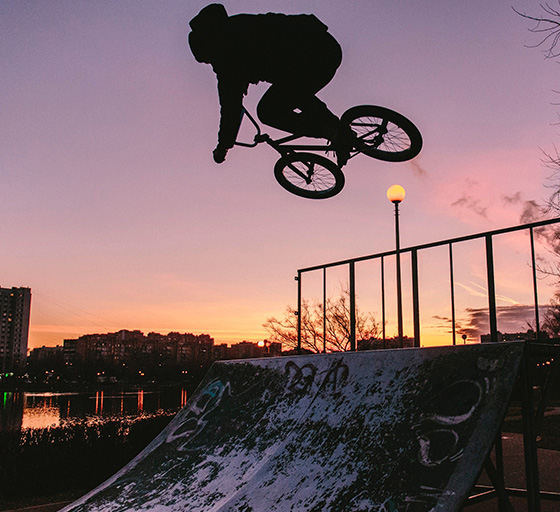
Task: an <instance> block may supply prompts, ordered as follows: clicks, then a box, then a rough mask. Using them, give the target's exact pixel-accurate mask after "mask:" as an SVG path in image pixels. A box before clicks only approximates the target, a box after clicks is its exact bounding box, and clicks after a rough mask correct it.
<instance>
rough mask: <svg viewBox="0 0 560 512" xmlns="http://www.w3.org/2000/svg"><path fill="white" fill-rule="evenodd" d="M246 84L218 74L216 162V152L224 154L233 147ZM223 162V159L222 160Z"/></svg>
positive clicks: (227, 75)
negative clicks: (218, 120) (218, 117)
mask: <svg viewBox="0 0 560 512" xmlns="http://www.w3.org/2000/svg"><path fill="white" fill-rule="evenodd" d="M247 86H248V84H246V83H242V82H240V81H239V80H238V79H235V78H234V77H231V76H229V74H225V75H222V74H218V96H219V98H220V130H219V132H218V146H217V147H216V150H214V159H215V160H216V152H217V150H221V152H224V153H223V156H224V158H225V152H227V150H228V149H230V148H231V147H233V144H234V143H235V139H236V138H237V133H238V132H239V125H240V124H241V112H242V108H243V95H244V94H245V93H246V92H247ZM222 161H223V159H222Z"/></svg>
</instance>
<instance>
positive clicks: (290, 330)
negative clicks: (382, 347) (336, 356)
mask: <svg viewBox="0 0 560 512" xmlns="http://www.w3.org/2000/svg"><path fill="white" fill-rule="evenodd" d="M326 313H327V314H326V323H324V315H323V304H322V303H321V302H318V301H315V302H312V303H310V302H309V301H305V300H304V301H302V305H301V346H302V348H304V349H306V350H310V351H312V352H322V351H323V346H324V345H323V331H325V334H326V336H325V342H326V349H327V351H329V352H338V351H345V350H348V349H349V348H350V294H349V292H348V291H347V290H345V291H343V292H342V294H341V296H340V297H338V298H337V299H334V300H333V299H328V300H327V304H326ZM263 327H264V328H265V329H266V330H267V331H268V332H269V339H270V340H271V341H275V342H279V343H282V344H283V345H284V346H287V347H290V348H297V344H298V332H297V327H298V317H297V310H296V309H294V308H293V307H291V306H288V307H287V308H286V311H285V313H284V319H283V320H277V319H276V318H274V317H272V318H268V319H267V320H266V322H265V323H264V324H263ZM324 327H325V329H324ZM380 332H381V329H380V324H379V323H378V322H376V320H375V318H374V316H373V315H372V314H371V313H362V312H360V310H359V308H358V307H356V341H357V342H360V341H362V340H371V339H377V338H378V337H379V334H380Z"/></svg>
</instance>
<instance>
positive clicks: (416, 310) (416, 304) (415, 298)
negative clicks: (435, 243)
mask: <svg viewBox="0 0 560 512" xmlns="http://www.w3.org/2000/svg"><path fill="white" fill-rule="evenodd" d="M412 311H413V319H414V346H415V347H418V348H419V347H420V295H419V290H418V251H416V250H414V251H412Z"/></svg>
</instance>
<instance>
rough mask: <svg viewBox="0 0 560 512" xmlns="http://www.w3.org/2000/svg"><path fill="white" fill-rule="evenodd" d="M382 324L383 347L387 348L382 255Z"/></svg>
mask: <svg viewBox="0 0 560 512" xmlns="http://www.w3.org/2000/svg"><path fill="white" fill-rule="evenodd" d="M381 322H382V323H381V326H382V329H383V348H387V338H386V333H385V323H386V320H385V258H384V257H383V256H381Z"/></svg>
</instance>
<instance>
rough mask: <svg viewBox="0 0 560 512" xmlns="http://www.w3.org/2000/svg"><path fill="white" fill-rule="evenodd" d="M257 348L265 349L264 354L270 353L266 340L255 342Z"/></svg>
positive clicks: (268, 342) (268, 343)
mask: <svg viewBox="0 0 560 512" xmlns="http://www.w3.org/2000/svg"><path fill="white" fill-rule="evenodd" d="M257 346H258V347H260V348H264V349H265V354H268V353H269V351H270V348H269V347H270V341H268V340H262V341H259V342H257Z"/></svg>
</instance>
